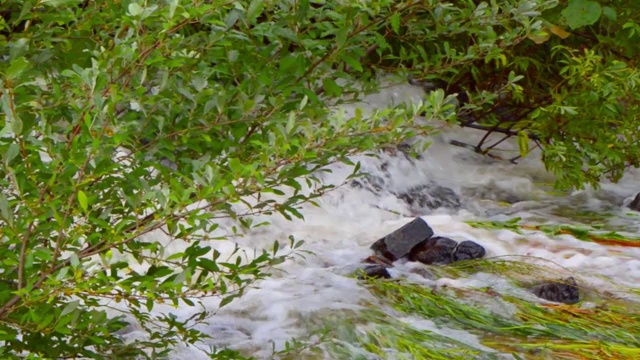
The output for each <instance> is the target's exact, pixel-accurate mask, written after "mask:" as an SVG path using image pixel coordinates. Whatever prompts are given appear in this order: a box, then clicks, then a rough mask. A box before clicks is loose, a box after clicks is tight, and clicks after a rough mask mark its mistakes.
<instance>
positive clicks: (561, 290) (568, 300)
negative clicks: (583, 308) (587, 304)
mask: <svg viewBox="0 0 640 360" xmlns="http://www.w3.org/2000/svg"><path fill="white" fill-rule="evenodd" d="M530 291H531V292H532V293H533V294H534V295H536V296H537V297H539V298H542V299H545V300H549V301H555V302H559V303H565V304H575V303H577V302H578V301H580V294H579V292H578V284H576V280H575V279H574V278H573V277H569V278H567V279H565V280H562V282H550V283H546V284H541V285H537V286H534V287H532V288H531V289H530Z"/></svg>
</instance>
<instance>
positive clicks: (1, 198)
mask: <svg viewBox="0 0 640 360" xmlns="http://www.w3.org/2000/svg"><path fill="white" fill-rule="evenodd" d="M0 214H2V218H3V219H4V220H5V221H6V222H8V223H9V225H13V214H12V212H11V210H10V209H9V201H8V200H7V197H6V196H5V195H4V194H2V193H0Z"/></svg>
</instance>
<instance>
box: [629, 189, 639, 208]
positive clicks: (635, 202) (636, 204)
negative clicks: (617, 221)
mask: <svg viewBox="0 0 640 360" xmlns="http://www.w3.org/2000/svg"><path fill="white" fill-rule="evenodd" d="M629 209H631V210H635V211H640V193H638V194H637V195H636V197H635V198H634V199H633V200H632V201H631V203H630V204H629Z"/></svg>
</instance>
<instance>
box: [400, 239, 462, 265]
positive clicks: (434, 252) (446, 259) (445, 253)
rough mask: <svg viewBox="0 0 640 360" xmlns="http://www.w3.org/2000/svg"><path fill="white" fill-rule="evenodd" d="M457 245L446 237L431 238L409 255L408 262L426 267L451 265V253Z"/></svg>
mask: <svg viewBox="0 0 640 360" xmlns="http://www.w3.org/2000/svg"><path fill="white" fill-rule="evenodd" d="M457 246H458V243H457V242H455V241H454V240H451V239H449V238H446V237H441V236H436V237H432V238H430V239H429V240H427V241H425V242H424V243H422V244H420V245H418V246H416V247H415V248H414V249H413V250H411V253H410V254H409V260H411V261H419V262H421V263H423V264H427V265H432V264H436V265H446V264H450V263H452V262H453V261H454V260H453V252H454V251H455V249H456V247H457Z"/></svg>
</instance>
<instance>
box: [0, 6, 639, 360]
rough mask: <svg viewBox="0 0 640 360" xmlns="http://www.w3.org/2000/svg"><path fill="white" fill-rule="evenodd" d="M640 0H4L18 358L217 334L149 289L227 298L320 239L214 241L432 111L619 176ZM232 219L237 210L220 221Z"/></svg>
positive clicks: (289, 209) (8, 279)
mask: <svg viewBox="0 0 640 360" xmlns="http://www.w3.org/2000/svg"><path fill="white" fill-rule="evenodd" d="M639 10H640V4H639V3H637V2H636V1H633V0H627V1H624V0H609V1H604V0H603V1H593V0H569V1H564V0H563V1H555V0H514V1H506V0H491V1H487V2H482V1H472V0H452V1H450V2H443V1H436V0H402V1H397V0H393V1H392V0H370V1H321V0H318V1H315V0H314V1H311V0H299V1H298V0H295V1H294V0H272V1H259V0H253V1H218V0H213V1H186V0H166V1H140V0H120V1H87V0H27V1H23V0H6V1H2V2H1V3H0V45H1V46H0V49H1V50H0V51H1V52H2V53H1V57H0V73H1V79H0V111H1V113H2V118H0V154H1V156H2V162H3V166H2V167H1V168H0V189H1V190H0V238H1V242H0V343H1V344H2V346H1V347H0V356H2V357H3V358H25V357H26V358H73V357H88V358H126V357H133V356H148V357H150V358H156V357H162V356H165V355H166V353H167V352H168V351H169V350H168V349H169V348H170V346H171V345H173V344H176V343H196V342H197V341H198V340H199V339H201V338H203V337H205V336H206V334H204V333H202V332H199V331H197V330H196V329H195V327H194V326H195V325H196V324H198V323H199V322H201V321H203V319H205V318H206V316H207V315H209V314H210V312H208V311H210V310H207V311H204V310H203V311H202V312H199V313H197V314H196V315H194V316H193V317H192V318H190V319H187V320H182V319H176V318H175V316H172V315H171V314H166V315H156V316H151V315H149V311H151V310H152V309H154V307H157V306H158V305H159V304H172V305H180V306H195V305H198V304H199V302H200V301H204V300H207V301H209V300H210V299H217V301H219V303H217V305H218V306H224V305H225V304H227V303H228V302H229V301H232V300H233V299H234V298H237V297H238V296H241V295H242V293H243V290H244V289H246V288H247V286H250V285H251V284H253V283H255V282H256V281H257V280H260V279H262V278H264V277H265V276H268V274H269V271H270V269H271V268H272V267H273V266H275V265H277V264H279V263H281V262H282V261H284V260H285V259H286V257H287V256H289V254H290V252H291V251H293V252H296V251H298V250H300V247H301V246H302V242H301V241H299V240H297V239H294V238H290V239H277V240H279V243H278V242H277V243H275V245H274V246H273V248H271V249H269V250H268V251H267V250H265V251H264V252H261V253H257V254H245V253H243V251H241V248H240V247H236V248H235V250H234V249H231V250H229V251H226V252H225V253H222V252H220V251H219V250H218V249H217V248H216V246H215V245H213V244H214V243H213V241H214V240H220V239H228V240H229V241H233V238H234V236H236V235H238V234H239V233H241V232H242V231H243V229H246V228H252V227H255V226H259V225H262V224H254V223H252V220H251V216H252V215H255V214H280V215H282V216H284V217H287V218H292V217H302V216H303V214H300V212H299V211H298V209H297V207H298V206H299V205H300V204H301V203H304V202H309V201H313V199H314V198H316V197H318V196H320V195H321V194H322V193H324V192H325V191H327V190H330V187H326V186H324V185H322V184H320V183H319V182H318V181H317V178H316V175H317V174H318V173H319V172H321V171H323V170H324V169H325V168H326V166H327V165H329V164H332V163H335V162H345V163H348V164H349V163H350V160H349V156H350V155H353V154H356V153H363V152H375V151H377V150H379V149H381V148H385V147H392V146H395V145H397V144H399V143H400V142H401V141H403V140H405V139H407V138H410V137H414V136H416V135H429V134H432V133H433V129H432V128H430V127H429V126H428V125H425V124H424V123H423V122H420V121H418V120H417V119H418V116H417V115H418V114H422V115H423V116H425V117H426V118H428V119H434V120H439V121H444V122H448V123H449V124H452V125H461V126H466V127H473V128H476V129H479V130H482V131H486V132H487V133H499V134H502V135H504V137H517V138H518V141H519V146H520V151H519V154H515V155H513V156H512V155H509V156H507V155H508V154H506V155H505V154H500V153H499V151H500V143H499V142H500V140H498V143H496V142H494V143H489V142H487V141H484V140H483V141H481V142H480V143H479V144H471V146H472V147H473V149H474V150H476V151H478V152H481V153H487V154H488V153H491V154H493V155H496V154H498V155H499V156H500V157H502V158H505V159H510V160H513V161H517V158H516V157H518V156H520V157H522V156H526V155H527V153H528V152H529V151H531V150H532V149H534V148H541V149H542V151H543V154H544V155H543V161H544V162H545V165H546V166H547V168H548V169H549V170H550V171H552V172H553V173H554V174H555V175H556V177H557V183H556V185H557V186H558V187H561V188H567V187H577V188H580V187H583V186H585V185H594V186H595V185H597V184H598V182H600V181H602V180H604V179H612V180H617V179H619V178H620V177H621V176H622V174H623V172H624V170H625V169H626V168H627V167H629V166H636V167H637V166H638V165H639V162H638V157H637V154H638V153H640V148H639V145H638V142H637V139H640V134H638V126H637V122H636V116H637V115H636V114H638V110H639V103H638V96H640V95H638V94H640V93H639V92H638V91H637V90H636V86H637V84H638V81H639V80H640V75H639V73H638V70H637V67H636V66H637V58H638V51H640V49H639V48H638V47H637V46H635V44H637V43H638V41H639V37H640V23H638V20H637V17H636V14H637V13H638V11H639ZM390 74H391V75H394V76H395V77H396V78H397V79H400V80H398V81H399V82H400V81H401V82H405V81H408V80H409V79H410V81H411V82H412V83H415V84H418V85H419V86H422V87H423V88H425V89H426V90H427V91H428V92H427V94H425V98H424V102H423V103H422V104H411V105H407V104H397V105H394V106H391V107H388V108H382V109H378V110H376V111H374V112H373V113H371V114H369V113H367V114H364V113H363V112H362V111H361V110H356V111H355V112H354V113H353V114H346V113H342V112H339V111H334V110H335V109H336V107H338V106H340V105H342V104H345V103H349V102H351V103H357V102H358V101H359V100H360V99H361V98H362V96H363V95H364V94H367V93H370V92H373V91H376V90H377V89H378V87H379V86H380V79H381V77H382V76H388V75H390ZM417 146H418V147H417V148H415V149H414V150H415V151H420V144H417ZM358 170H359V167H358V166H357V164H356V165H355V166H354V173H357V172H358ZM285 193H286V194H287V195H286V196H284V197H277V196H282V195H285ZM272 195H273V196H272ZM229 219H230V220H233V221H237V227H233V228H232V229H233V231H231V232H221V231H220V229H219V226H220V224H221V222H224V221H227V220H229ZM162 239H164V240H162ZM167 239H169V240H167ZM165 240H166V241H165ZM274 240H276V239H274ZM176 244H178V245H176ZM284 244H286V245H288V246H284ZM169 245H171V246H169ZM176 248H178V249H180V250H175V249H176ZM385 286H386V287H387V288H385ZM377 291H378V292H379V293H380V294H381V296H387V297H395V295H393V294H394V291H399V290H397V289H395V288H392V285H391V284H388V285H379V286H378V289H377ZM107 301H111V302H114V303H118V304H121V305H122V304H124V307H125V308H126V309H127V312H128V313H129V314H131V315H132V316H134V317H135V319H136V321H137V322H138V323H139V324H140V326H141V329H142V331H143V332H146V333H147V335H148V336H147V338H146V340H140V341H137V342H134V343H124V342H123V341H122V339H121V338H120V337H119V336H118V332H119V331H122V330H123V329H124V328H125V327H126V326H127V322H126V321H124V320H125V319H124V318H122V317H116V316H113V314H112V313H108V312H107V311H106V310H105V308H104V307H103V305H104V304H105V302H107ZM406 301H411V298H407V299H406ZM409 305H411V304H409V303H406V304H404V305H402V304H400V303H399V304H398V305H397V306H399V307H402V306H403V309H405V308H407V306H409ZM463 310H464V309H463ZM529 310H531V309H529ZM529 310H527V311H529ZM531 311H533V310H531ZM536 311H543V310H536ZM544 311H547V310H544ZM554 314H555V313H554ZM556 315H557V314H556ZM556 315H549V314H548V313H545V314H542V315H540V319H543V320H545V319H547V318H546V317H548V316H556ZM569 315H570V314H569ZM569 315H567V314H566V313H564V312H562V316H569ZM632 315H633V314H628V316H632ZM558 316H559V315H558ZM616 316H617V315H616ZM616 319H617V318H616ZM541 321H542V320H541ZM545 321H546V320H545ZM549 321H552V320H549ZM553 321H557V319H555V318H554V319H553ZM594 321H598V319H595V320H594ZM516 325H517V326H520V325H519V324H515V325H514V326H516ZM567 326H568V325H567ZM598 326H599V325H598ZM603 326H604V325H603ZM607 326H608V325H607ZM602 329H603V331H609V330H610V329H609V328H605V327H603V328H602ZM562 330H563V331H564V330H566V331H570V333H571V334H574V333H575V332H573V330H572V329H569V328H562ZM398 331H400V330H398ZM531 331H533V330H531ZM498 335H500V336H501V335H503V334H502V333H500V334H496V336H498ZM421 336H422V335H421ZM581 336H582V335H580V336H578V335H575V336H574V337H573V338H572V341H587V340H585V339H587V338H586V337H584V336H582V337H581ZM400 338H401V337H398V338H397V339H396V340H398V339H400ZM496 339H498V338H497V337H496ZM607 341H608V340H607ZM555 344H556V345H555V346H556V348H553V349H561V347H562V346H575V344H576V342H565V343H562V342H559V343H555ZM372 346H373V345H372ZM375 346H382V345H375ZM505 346H506V345H505ZM611 346H613V345H611ZM616 346H618V348H613V347H609V349H613V350H611V351H614V350H615V351H618V350H619V351H622V352H624V351H631V350H629V349H627V348H626V347H625V348H619V347H620V346H622V345H616ZM587 348H588V347H587ZM587 348H585V349H587ZM636 348H637V346H636ZM553 349H552V350H553ZM504 350H508V349H506V347H505V349H504ZM513 350H514V351H515V350H518V349H513ZM434 351H435V350H434ZM558 351H560V350H558ZM216 356H219V357H223V356H225V355H224V353H219V354H217V355H216V354H215V353H213V354H212V357H213V358H215V357H216Z"/></svg>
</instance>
